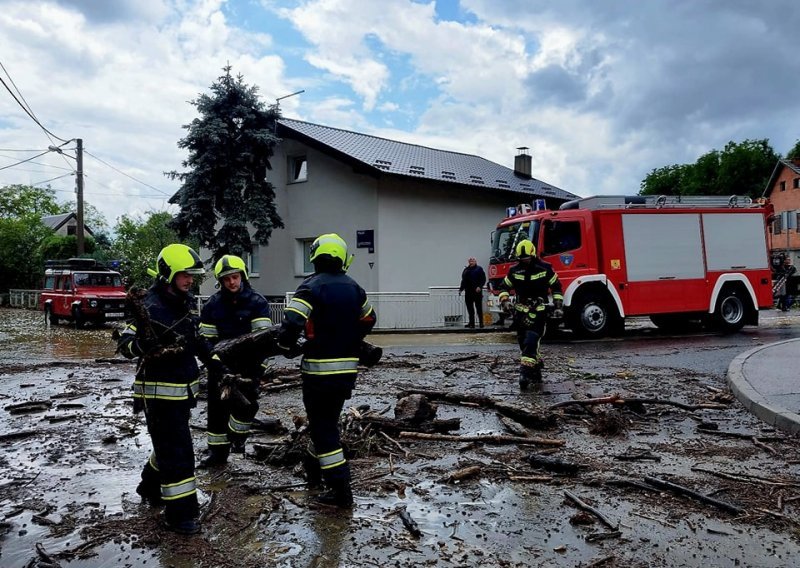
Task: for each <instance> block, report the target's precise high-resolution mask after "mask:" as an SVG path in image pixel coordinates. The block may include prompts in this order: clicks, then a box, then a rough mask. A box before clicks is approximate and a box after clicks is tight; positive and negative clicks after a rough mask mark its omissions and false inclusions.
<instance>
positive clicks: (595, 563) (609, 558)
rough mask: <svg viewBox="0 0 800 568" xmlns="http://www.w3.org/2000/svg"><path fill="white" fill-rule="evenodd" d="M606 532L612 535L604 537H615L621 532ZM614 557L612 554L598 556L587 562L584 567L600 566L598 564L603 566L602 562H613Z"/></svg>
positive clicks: (597, 567)
mask: <svg viewBox="0 0 800 568" xmlns="http://www.w3.org/2000/svg"><path fill="white" fill-rule="evenodd" d="M606 534H613V535H614V536H610V537H606V538H616V537H618V536H620V535H621V534H622V533H620V532H619V531H617V532H616V534H614V533H606ZM589 536H591V535H589ZM586 540H589V538H588V537H587V538H586ZM589 542H594V541H593V540H591V541H589ZM614 559H616V556H614V555H613V554H610V555H608V556H604V557H602V558H598V559H597V560H592V561H591V562H590V563H589V564H587V565H586V568H600V566H603V565H604V564H608V563H609V562H613V561H614Z"/></svg>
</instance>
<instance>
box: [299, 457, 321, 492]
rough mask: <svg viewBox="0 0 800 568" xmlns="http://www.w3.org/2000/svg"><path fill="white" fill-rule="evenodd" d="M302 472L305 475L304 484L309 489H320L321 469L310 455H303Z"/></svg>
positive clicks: (317, 461) (316, 460)
mask: <svg viewBox="0 0 800 568" xmlns="http://www.w3.org/2000/svg"><path fill="white" fill-rule="evenodd" d="M303 471H304V472H305V474H306V483H307V484H308V486H309V487H310V488H312V489H316V488H319V487H322V468H321V467H320V466H319V460H318V459H317V458H316V457H314V456H312V455H310V454H304V455H303Z"/></svg>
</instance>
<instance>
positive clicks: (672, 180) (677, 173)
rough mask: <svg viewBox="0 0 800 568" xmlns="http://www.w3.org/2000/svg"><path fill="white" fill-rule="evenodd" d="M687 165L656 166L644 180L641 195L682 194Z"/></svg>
mask: <svg viewBox="0 0 800 568" xmlns="http://www.w3.org/2000/svg"><path fill="white" fill-rule="evenodd" d="M685 171H686V166H685V165H679V164H673V165H671V166H664V167H662V168H656V169H654V170H653V171H651V172H650V173H649V174H647V176H646V177H645V178H644V179H643V180H642V183H641V186H640V188H641V189H640V190H639V195H680V194H681V187H682V183H683V176H684V173H685Z"/></svg>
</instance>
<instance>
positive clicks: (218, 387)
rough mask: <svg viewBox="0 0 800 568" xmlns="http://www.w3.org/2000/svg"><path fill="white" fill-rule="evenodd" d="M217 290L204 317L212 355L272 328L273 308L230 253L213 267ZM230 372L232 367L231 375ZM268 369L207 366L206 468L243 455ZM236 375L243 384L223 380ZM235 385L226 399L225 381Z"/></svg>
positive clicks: (255, 364) (203, 332) (251, 363)
mask: <svg viewBox="0 0 800 568" xmlns="http://www.w3.org/2000/svg"><path fill="white" fill-rule="evenodd" d="M214 277H215V278H216V279H217V281H218V282H219V291H217V292H216V293H215V294H213V295H212V296H211V297H210V298H209V299H208V301H207V302H206V303H205V305H204V306H203V309H202V311H201V312H200V336H201V337H202V338H203V339H204V340H205V341H206V342H207V348H208V350H209V351H210V350H211V349H213V346H214V344H216V343H217V342H218V341H222V340H224V339H232V338H234V337H239V336H241V335H244V334H246V333H250V332H252V331H258V330H261V329H265V328H268V327H271V326H272V320H271V319H270V317H269V303H268V302H267V300H266V299H265V298H264V296H262V295H261V294H259V293H258V292H256V291H255V290H253V288H252V287H251V286H250V282H249V280H248V276H247V267H246V266H245V263H244V261H243V260H242V259H241V258H239V257H238V256H233V255H229V254H226V255H224V256H223V257H222V258H220V259H219V260H218V261H217V263H216V265H214ZM228 367H232V370H231V369H229V368H228ZM264 370H265V364H264V363H262V362H261V361H259V360H255V359H253V360H245V361H236V362H228V365H227V367H226V366H225V365H223V364H222V362H221V361H220V360H219V359H218V358H217V356H216V355H215V356H214V357H213V361H212V362H211V364H210V365H209V367H208V422H207V428H206V439H207V441H208V451H209V455H208V457H207V458H205V459H204V460H203V461H202V462H201V465H202V466H203V467H209V466H216V465H223V464H225V463H226V462H227V461H228V454H229V453H230V452H231V451H233V452H235V453H244V446H245V441H246V440H247V435H248V434H249V433H250V428H251V426H252V422H253V418H254V417H255V415H256V412H258V402H257V399H258V387H259V384H260V381H261V377H262V376H263V375H264ZM231 373H236V374H237V375H240V376H241V377H242V379H244V380H242V379H236V378H234V377H225V375H226V374H231ZM224 380H229V381H235V383H233V386H230V385H229V387H230V388H235V389H236V391H238V392H237V393H236V394H235V396H228V397H227V399H226V400H224V401H223V400H222V398H221V393H222V384H221V383H222V382H223V381H224Z"/></svg>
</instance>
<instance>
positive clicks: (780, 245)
mask: <svg viewBox="0 0 800 568" xmlns="http://www.w3.org/2000/svg"><path fill="white" fill-rule="evenodd" d="M763 196H764V197H766V198H767V199H769V201H770V203H772V206H773V207H774V208H775V221H774V222H773V223H772V227H771V230H770V234H769V249H770V253H771V254H772V255H773V256H774V257H776V256H779V255H786V256H789V257H791V259H792V260H793V261H794V265H795V266H798V265H800V232H798V231H799V230H800V224H798V220H800V158H793V159H791V160H778V161H777V163H776V164H775V168H774V169H773V170H772V175H771V176H770V178H769V181H768V182H767V185H766V187H765V188H764V194H763Z"/></svg>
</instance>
